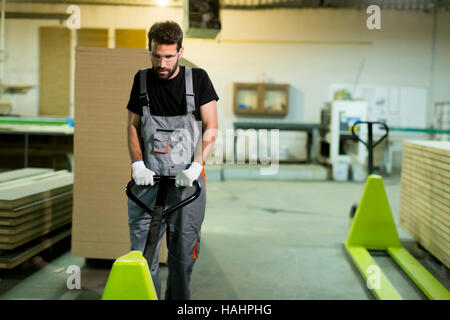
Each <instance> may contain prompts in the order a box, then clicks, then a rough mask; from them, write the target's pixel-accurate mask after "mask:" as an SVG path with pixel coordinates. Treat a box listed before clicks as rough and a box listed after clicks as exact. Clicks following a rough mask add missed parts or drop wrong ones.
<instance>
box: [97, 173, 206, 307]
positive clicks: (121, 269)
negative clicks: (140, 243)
mask: <svg viewBox="0 0 450 320" xmlns="http://www.w3.org/2000/svg"><path fill="white" fill-rule="evenodd" d="M153 181H155V182H156V183H158V184H159V186H158V192H157V195H156V201H155V206H154V207H153V209H150V208H149V207H147V205H146V204H145V203H144V202H142V201H141V200H140V199H139V198H138V197H136V195H135V194H134V193H133V192H132V189H133V187H134V186H135V182H134V180H133V179H131V181H130V182H128V184H127V186H126V188H125V192H126V194H127V196H128V197H129V198H130V200H132V201H133V202H135V203H136V204H137V205H138V206H140V207H141V208H142V209H144V210H145V212H147V213H148V214H149V215H150V216H151V217H152V220H151V223H150V227H149V231H148V235H147V240H146V243H145V249H144V253H142V252H141V251H139V250H134V251H131V252H129V253H127V254H126V255H123V256H121V257H119V258H117V259H116V261H115V262H114V264H113V267H112V269H111V272H110V274H109V277H108V281H107V283H106V286H105V290H104V291H103V295H102V300H158V296H157V294H156V290H155V286H154V284H153V280H152V276H151V273H150V269H149V265H151V262H152V259H153V257H154V255H155V251H156V247H157V245H158V240H159V232H160V228H161V221H162V218H163V217H164V216H167V215H169V214H170V213H172V212H174V211H176V210H178V209H180V208H181V207H183V206H185V205H187V204H189V203H191V202H192V201H194V200H195V199H197V198H198V197H199V196H200V193H201V186H200V184H199V183H198V182H197V181H194V183H193V188H195V192H194V193H193V194H192V195H190V196H189V197H187V198H186V199H184V200H180V201H178V202H177V203H175V204H174V205H172V206H171V207H170V208H167V209H164V205H165V200H166V196H167V187H168V185H169V183H174V181H175V176H154V177H153ZM149 187H151V186H149Z"/></svg>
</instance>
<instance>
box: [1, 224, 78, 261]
mask: <svg viewBox="0 0 450 320" xmlns="http://www.w3.org/2000/svg"><path fill="white" fill-rule="evenodd" d="M55 232H56V231H55ZM70 233H71V230H70V228H69V229H64V230H62V231H60V232H56V233H55V234H52V235H51V236H50V237H49V238H47V239H45V240H44V241H41V242H37V243H31V244H30V245H29V246H27V247H26V248H20V250H15V251H10V252H7V253H4V254H2V255H0V268H6V269H12V268H14V267H15V266H17V265H19V264H21V263H23V262H25V261H26V260H28V259H30V258H32V257H33V256H35V255H36V254H38V253H39V252H41V251H43V250H45V249H47V248H49V247H50V246H52V245H53V244H55V243H56V242H58V241H61V240H62V239H64V238H67V237H68V236H70Z"/></svg>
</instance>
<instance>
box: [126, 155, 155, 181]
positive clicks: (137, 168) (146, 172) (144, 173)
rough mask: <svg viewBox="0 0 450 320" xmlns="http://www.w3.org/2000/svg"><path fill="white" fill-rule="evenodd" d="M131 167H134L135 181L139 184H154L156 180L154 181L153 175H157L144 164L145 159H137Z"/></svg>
mask: <svg viewBox="0 0 450 320" xmlns="http://www.w3.org/2000/svg"><path fill="white" fill-rule="evenodd" d="M131 167H132V168H133V179H134V182H136V184H137V185H138V186H147V185H151V186H153V185H154V184H155V182H154V181H153V176H154V175H155V172H154V171H152V170H150V169H147V167H146V166H145V164H144V161H142V160H140V161H136V162H133V163H132V164H131Z"/></svg>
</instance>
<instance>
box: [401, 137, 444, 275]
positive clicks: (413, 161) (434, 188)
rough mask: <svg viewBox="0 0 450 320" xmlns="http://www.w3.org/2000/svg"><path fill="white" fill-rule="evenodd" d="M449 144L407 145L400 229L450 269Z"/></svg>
mask: <svg viewBox="0 0 450 320" xmlns="http://www.w3.org/2000/svg"><path fill="white" fill-rule="evenodd" d="M449 190H450V142H448V141H405V142H404V143H403V160H402V176H401V203H400V227H401V228H402V229H404V230H405V231H407V232H408V233H409V234H411V236H413V238H414V239H415V240H416V241H417V242H419V243H420V245H422V246H423V247H424V248H425V249H426V250H428V251H429V252H430V253H431V254H432V255H433V256H434V257H435V258H437V259H438V260H439V261H441V262H442V263H443V264H444V265H446V266H447V267H448V268H450V193H449Z"/></svg>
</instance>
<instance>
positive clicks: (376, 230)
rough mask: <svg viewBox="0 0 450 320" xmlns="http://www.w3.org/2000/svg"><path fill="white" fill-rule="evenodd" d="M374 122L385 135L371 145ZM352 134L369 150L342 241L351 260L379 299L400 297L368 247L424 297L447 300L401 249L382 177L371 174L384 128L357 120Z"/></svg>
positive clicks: (437, 284)
mask: <svg viewBox="0 0 450 320" xmlns="http://www.w3.org/2000/svg"><path fill="white" fill-rule="evenodd" d="M359 124H367V125H368V141H367V142H368V143H367V144H366V142H364V141H362V140H361V139H360V138H359V136H358V135H357V134H356V133H355V129H357V126H358V125H359ZM375 124H381V125H383V126H384V127H385V129H386V134H385V135H384V136H383V137H382V138H381V139H380V140H378V141H377V142H376V143H375V144H373V135H372V132H373V131H372V129H373V125H375ZM352 134H353V136H354V137H356V138H357V139H358V140H359V141H361V142H362V143H363V144H364V145H366V146H367V148H368V151H369V166H368V170H369V176H368V179H367V182H366V185H365V188H364V192H363V195H362V197H361V201H360V202H359V204H358V205H357V206H354V209H355V210H354V212H355V215H354V218H353V221H351V226H350V232H349V235H348V237H347V240H346V241H345V243H344V246H345V249H346V251H347V252H348V254H349V255H350V257H351V259H352V261H353V263H354V264H355V265H356V267H357V269H358V271H359V272H360V273H361V275H362V277H363V278H364V280H365V281H366V283H367V284H368V287H369V290H370V291H371V292H372V293H373V295H374V296H375V297H376V298H377V299H379V300H402V297H401V295H400V294H399V293H398V292H397V290H396V289H395V288H394V286H393V285H392V284H391V282H390V281H389V279H388V278H387V277H386V275H385V274H384V273H383V271H382V270H381V268H380V267H379V266H378V265H377V263H376V262H375V261H374V259H373V258H372V256H371V255H370V253H369V250H374V251H385V252H387V253H388V254H389V256H390V257H391V258H392V259H393V260H394V261H395V262H396V263H397V264H398V265H399V266H400V268H401V269H402V270H403V271H404V272H405V273H406V274H407V275H408V277H409V278H410V279H411V280H412V281H413V282H414V283H415V284H416V285H417V287H418V288H419V289H420V290H421V291H422V292H423V293H424V294H425V296H426V297H427V298H428V299H431V300H450V292H449V291H448V290H447V289H446V288H445V287H444V286H443V285H442V284H441V283H440V282H439V281H438V280H437V279H436V278H435V277H434V276H433V275H432V274H431V273H430V272H429V271H428V270H427V269H425V268H424V267H423V266H422V264H421V263H420V262H418V261H417V260H416V259H415V258H414V257H413V256H412V255H411V254H410V253H409V252H408V251H407V250H406V249H405V248H403V246H402V244H401V242H400V239H399V236H398V233H397V229H396V226H395V222H394V219H393V216H392V212H391V208H390V206H389V202H388V198H387V195H386V191H385V188H384V184H383V179H382V178H381V176H379V175H375V174H373V158H372V155H373V148H374V147H375V146H376V145H377V144H378V143H380V142H381V140H383V139H384V138H385V137H386V136H387V134H388V127H387V126H386V125H385V124H383V123H380V122H370V121H357V122H356V123H355V124H354V125H353V126H352ZM352 211H353V210H352ZM375 270H376V272H375ZM374 277H376V279H375V278H374ZM374 280H375V281H374Z"/></svg>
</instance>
